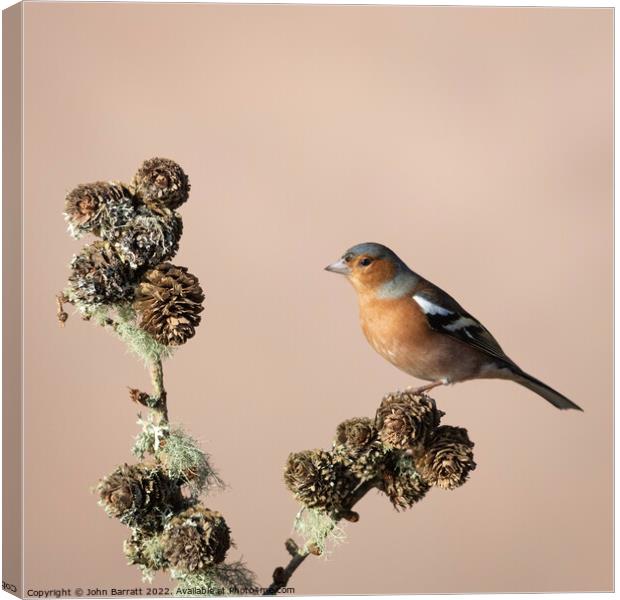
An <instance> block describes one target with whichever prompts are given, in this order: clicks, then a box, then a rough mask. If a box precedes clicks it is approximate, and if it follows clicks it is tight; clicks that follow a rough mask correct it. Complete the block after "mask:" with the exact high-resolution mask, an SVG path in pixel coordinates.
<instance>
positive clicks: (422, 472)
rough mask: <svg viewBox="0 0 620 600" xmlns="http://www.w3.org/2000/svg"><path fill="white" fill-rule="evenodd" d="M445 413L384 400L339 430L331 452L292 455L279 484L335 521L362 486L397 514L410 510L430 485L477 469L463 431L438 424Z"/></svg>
mask: <svg viewBox="0 0 620 600" xmlns="http://www.w3.org/2000/svg"><path fill="white" fill-rule="evenodd" d="M443 415H444V413H443V412H442V411H440V410H439V409H438V408H437V406H436V404H435V401H434V400H433V399H432V398H430V397H428V396H427V395H425V394H414V393H412V392H409V391H404V392H397V393H393V394H388V395H387V396H385V397H384V398H383V401H382V402H381V405H380V406H379V409H378V410H377V414H376V417H375V419H374V420H372V419H368V418H356V419H349V420H347V421H344V422H343V423H341V424H340V425H338V428H337V430H336V437H335V439H334V443H333V447H332V450H331V451H330V452H327V451H323V450H310V451H306V452H297V453H294V454H291V455H290V456H289V459H288V462H287V465H286V468H285V472H284V481H285V483H286V485H287V487H288V488H289V490H290V491H291V492H292V493H293V494H294V496H295V498H296V499H297V500H298V501H299V502H301V503H302V504H303V505H305V506H306V507H308V508H316V509H319V510H322V511H324V512H326V513H328V514H330V515H332V516H333V517H338V516H339V515H343V514H347V513H349V512H350V510H351V508H352V506H351V501H352V500H353V499H354V497H355V496H354V491H355V490H356V488H357V487H358V486H359V485H360V484H361V483H362V482H364V481H366V482H371V483H372V484H373V485H374V487H376V488H377V489H379V490H380V491H381V492H383V493H384V494H385V495H386V496H387V497H388V498H389V500H390V502H391V503H392V504H393V506H394V507H395V508H396V509H397V510H400V509H407V508H410V507H411V506H413V505H414V504H415V503H416V502H418V501H419V500H421V499H422V498H423V497H424V496H425V494H426V493H427V492H428V490H429V489H430V487H431V486H437V487H440V488H443V489H454V488H456V487H458V486H460V485H462V484H463V483H465V481H466V480H467V478H468V477H469V473H470V472H471V471H472V470H473V469H474V468H475V467H476V463H475V462H474V459H473V446H474V444H473V443H472V442H471V441H470V440H469V437H468V435H467V431H466V430H465V429H462V428H460V427H451V426H448V425H443V426H440V421H441V418H442V416H443Z"/></svg>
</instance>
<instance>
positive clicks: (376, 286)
mask: <svg viewBox="0 0 620 600" xmlns="http://www.w3.org/2000/svg"><path fill="white" fill-rule="evenodd" d="M325 268H326V270H327V271H331V272H333V273H341V274H342V275H345V276H346V277H347V279H348V280H349V281H350V282H351V283H352V284H353V287H354V288H355V291H356V292H357V298H358V301H359V309H360V321H361V324H362V329H363V331H364V335H365V336H366V339H367V340H368V342H369V343H370V345H371V346H372V347H373V348H374V349H375V350H376V351H377V352H378V353H379V354H380V355H381V356H383V358H385V359H386V360H388V361H389V362H391V363H392V364H393V365H394V366H396V367H398V368H399V369H401V370H403V371H405V373H409V374H410V375H413V376H414V377H417V378H418V379H423V380H425V381H430V382H431V383H429V384H428V385H425V386H422V387H421V388H418V389H417V390H416V392H423V391H427V390H430V389H432V388H434V387H436V386H439V385H444V384H449V383H456V382H459V381H466V380H469V379H491V378H492V379H509V380H511V381H515V382H516V383H519V384H521V385H523V386H525V387H526V388H528V389H530V390H532V391H533V392H536V393H537V394H538V395H539V396H542V397H543V398H544V399H545V400H547V401H548V402H550V403H551V404H553V406H555V407H557V408H560V409H568V408H574V409H577V410H582V409H581V408H580V407H579V406H577V404H575V403H574V402H572V401H571V400H569V399H568V398H566V397H565V396H563V395H562V394H560V393H559V392H556V391H555V390H554V389H552V388H550V387H549V386H548V385H546V384H544V383H543V382H542V381H539V380H538V379H536V378H535V377H532V376H531V375H529V374H527V373H525V372H524V371H522V370H521V369H520V368H519V367H518V366H517V365H516V363H515V362H514V361H512V360H511V359H510V358H508V356H506V354H505V353H504V351H503V350H502V349H501V347H500V345H499V344H498V343H497V341H496V340H495V338H494V337H493V336H492V335H491V334H490V333H489V331H488V330H487V329H486V328H485V327H484V325H482V324H481V323H480V321H478V319H476V318H475V317H473V316H472V315H470V314H469V313H468V312H467V311H466V310H464V309H463V308H462V307H461V305H460V304H459V303H458V302H457V301H456V300H455V299H454V298H452V297H451V296H450V295H449V294H447V293H446V292H444V291H443V290H441V289H440V288H438V287H437V286H436V285H433V284H432V283H431V282H430V281H427V280H426V279H424V278H423V277H421V276H420V275H418V274H417V273H414V272H413V271H412V270H411V269H410V268H409V267H408V266H407V265H406V264H405V263H404V262H403V261H402V260H401V259H400V258H399V257H398V256H397V255H396V254H395V253H394V252H392V250H390V249H389V248H387V247H386V246H382V245H381V244H374V243H366V244H358V245H357V246H353V247H352V248H350V249H349V250H347V251H346V252H345V253H344V255H343V256H342V258H341V259H340V260H338V261H336V262H335V263H332V264H331V265H329V266H327V267H325Z"/></svg>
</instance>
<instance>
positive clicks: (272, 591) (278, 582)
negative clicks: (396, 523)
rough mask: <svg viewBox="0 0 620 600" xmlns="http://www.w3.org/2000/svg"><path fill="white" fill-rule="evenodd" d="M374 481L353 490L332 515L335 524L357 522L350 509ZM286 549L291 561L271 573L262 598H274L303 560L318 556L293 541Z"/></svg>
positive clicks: (311, 550)
mask: <svg viewBox="0 0 620 600" xmlns="http://www.w3.org/2000/svg"><path fill="white" fill-rule="evenodd" d="M376 483H377V482H376V480H374V479H369V480H368V481H365V482H364V483H362V484H360V485H359V486H357V488H355V490H353V492H352V493H351V496H350V498H349V501H348V502H347V503H346V506H345V507H344V508H343V510H341V511H340V512H339V513H338V514H337V515H334V518H335V522H338V521H339V520H341V519H346V520H349V521H354V522H355V521H357V520H358V518H359V515H358V514H357V513H355V512H353V511H352V510H351V509H352V508H353V507H354V506H355V505H356V504H357V503H358V502H359V501H360V500H361V499H362V498H363V497H364V496H365V495H366V494H367V493H368V492H369V491H370V490H371V489H372V488H373V487H375V485H376ZM285 546H286V549H287V550H288V552H289V553H290V554H291V560H290V561H289V563H288V565H286V567H277V568H276V569H275V570H274V572H273V581H272V583H271V585H270V586H269V587H268V588H267V589H266V590H265V592H264V593H263V596H275V595H276V594H277V593H278V590H280V589H281V588H283V587H286V585H287V584H288V582H289V580H290V578H291V577H292V576H293V573H295V571H296V570H297V568H298V567H299V565H301V564H302V563H303V562H304V560H306V558H307V557H308V556H309V555H310V554H318V552H317V551H316V550H317V549H316V548H315V547H313V544H312V543H309V544H308V543H307V544H305V545H304V547H303V548H299V547H298V546H297V544H295V543H294V542H293V540H290V539H289V540H287V541H286V542H285Z"/></svg>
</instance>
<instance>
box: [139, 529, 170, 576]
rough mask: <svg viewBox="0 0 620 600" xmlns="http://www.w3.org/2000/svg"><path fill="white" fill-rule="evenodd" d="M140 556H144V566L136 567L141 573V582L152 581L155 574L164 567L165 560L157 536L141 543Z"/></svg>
mask: <svg viewBox="0 0 620 600" xmlns="http://www.w3.org/2000/svg"><path fill="white" fill-rule="evenodd" d="M141 551H142V555H143V556H144V562H145V565H150V567H149V566H145V565H142V564H140V565H138V566H139V567H140V570H141V571H142V580H143V581H146V582H148V583H150V582H152V581H153V577H154V576H155V573H157V571H159V570H160V569H162V568H164V567H165V564H166V559H165V558H164V548H163V546H162V543H161V540H160V538H159V536H156V535H154V536H153V537H150V538H147V539H145V540H144V541H143V542H142V546H141Z"/></svg>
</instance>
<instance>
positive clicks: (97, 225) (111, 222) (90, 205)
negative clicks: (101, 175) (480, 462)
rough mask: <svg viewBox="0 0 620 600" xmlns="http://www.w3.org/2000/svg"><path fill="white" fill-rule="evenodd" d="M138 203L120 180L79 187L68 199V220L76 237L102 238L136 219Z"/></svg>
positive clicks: (66, 201)
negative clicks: (101, 235)
mask: <svg viewBox="0 0 620 600" xmlns="http://www.w3.org/2000/svg"><path fill="white" fill-rule="evenodd" d="M134 210H135V204H134V200H133V197H132V195H131V192H130V191H129V189H128V188H127V187H126V186H125V185H123V184H122V183H120V182H116V181H110V182H108V181H96V182H95V183H84V184H81V185H78V186H77V187H76V188H75V189H73V190H72V191H71V192H69V194H67V197H66V198H65V213H64V214H65V220H66V221H67V223H68V225H69V232H70V233H71V235H72V236H73V237H76V238H77V237H81V236H82V235H83V234H84V233H94V234H95V235H100V233H101V231H102V230H104V229H108V230H111V229H114V228H116V227H122V226H123V225H125V224H126V223H127V222H128V221H129V220H130V219H131V218H132V216H133V214H134Z"/></svg>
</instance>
